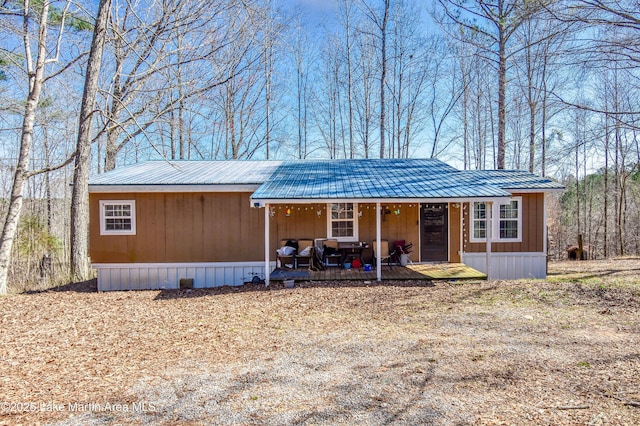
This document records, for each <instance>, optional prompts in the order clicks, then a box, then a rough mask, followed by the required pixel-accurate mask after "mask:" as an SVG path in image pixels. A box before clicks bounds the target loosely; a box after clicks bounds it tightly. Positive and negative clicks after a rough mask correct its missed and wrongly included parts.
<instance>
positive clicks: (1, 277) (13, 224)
mask: <svg viewBox="0 0 640 426" xmlns="http://www.w3.org/2000/svg"><path fill="white" fill-rule="evenodd" d="M48 16H49V3H48V2H45V3H44V4H43V6H42V11H41V14H40V29H39V32H38V56H37V59H36V64H35V68H34V66H33V63H32V59H31V48H30V43H31V41H30V40H29V19H30V18H29V10H28V8H26V7H25V10H24V48H25V58H26V60H27V72H28V75H29V94H28V95H27V102H26V105H25V108H24V119H23V122H22V136H21V138H20V152H19V154H18V162H17V164H16V171H15V173H14V175H13V185H12V187H11V198H10V199H9V208H8V210H7V216H6V219H5V222H4V226H3V228H2V235H1V236H0V295H6V294H7V279H8V276H9V265H10V263H11V250H12V249H13V241H14V238H15V235H16V232H17V230H18V223H19V221H20V214H21V213H22V204H23V197H22V193H23V191H24V186H25V184H26V182H27V178H28V173H29V158H30V156H31V146H32V144H33V128H34V123H35V120H36V110H37V108H38V101H39V100H40V92H41V90H42V82H43V77H44V68H45V64H46V55H47V18H48Z"/></svg>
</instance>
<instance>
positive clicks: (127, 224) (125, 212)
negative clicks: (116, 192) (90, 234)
mask: <svg viewBox="0 0 640 426" xmlns="http://www.w3.org/2000/svg"><path fill="white" fill-rule="evenodd" d="M100 234H101V235H135V234H136V202H135V201H133V200H130V201H116V200H108V201H107V200H102V201H100Z"/></svg>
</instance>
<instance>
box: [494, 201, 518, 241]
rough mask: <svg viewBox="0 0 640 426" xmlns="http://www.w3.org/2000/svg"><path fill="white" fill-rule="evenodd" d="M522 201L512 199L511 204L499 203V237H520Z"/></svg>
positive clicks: (507, 238) (504, 238) (500, 238)
mask: <svg viewBox="0 0 640 426" xmlns="http://www.w3.org/2000/svg"><path fill="white" fill-rule="evenodd" d="M519 207H520V202H519V201H518V200H511V202H510V203H509V204H500V205H499V216H498V239H499V240H515V239H518V238H519V237H520V232H519V228H520V226H519V224H520V208H519Z"/></svg>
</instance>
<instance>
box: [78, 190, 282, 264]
mask: <svg viewBox="0 0 640 426" xmlns="http://www.w3.org/2000/svg"><path fill="white" fill-rule="evenodd" d="M249 196H250V194H249V193H216V194H211V193H123V194H101V193H93V194H90V196H89V200H90V212H91V217H90V255H91V260H92V262H94V263H136V262H140V263H165V262H237V261H259V260H264V210H263V209H254V208H251V207H250V206H249ZM100 200H135V202H136V235H100V207H99V202H100ZM272 239H273V238H272ZM274 246H275V245H274Z"/></svg>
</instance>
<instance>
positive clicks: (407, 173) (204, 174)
mask: <svg viewBox="0 0 640 426" xmlns="http://www.w3.org/2000/svg"><path fill="white" fill-rule="evenodd" d="M89 186H90V190H91V191H93V192H100V191H102V192H112V191H118V190H121V191H122V190H124V191H129V190H135V188H136V187H137V188H138V189H137V190H139V191H168V190H175V191H183V190H185V191H188V190H189V188H191V189H192V190H203V188H208V189H204V190H210V191H216V190H218V191H237V190H239V189H240V188H241V189H242V190H245V191H247V190H248V191H255V192H253V194H252V196H251V199H252V201H262V202H267V201H278V200H339V199H344V200H348V199H368V200H386V199H452V198H453V199H465V198H478V197H480V198H482V197H508V196H510V195H511V194H510V193H509V192H508V191H509V190H512V191H513V190H516V191H518V190H519V191H527V190H529V191H550V190H558V189H562V188H563V186H562V185H560V184H558V183H556V182H553V181H552V180H550V179H548V178H542V177H538V176H536V175H534V174H532V173H528V172H524V171H520V170H466V171H460V170H457V169H455V168H453V167H451V166H449V165H447V164H445V163H443V162H442V161H439V160H436V159H356V160H291V161H264V160H256V161H253V160H252V161H248V160H228V161H148V162H144V163H139V164H135V165H131V166H126V167H121V168H118V169H116V170H113V171H110V172H107V173H104V174H101V175H98V176H95V177H92V178H91V179H90V181H89Z"/></svg>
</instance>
